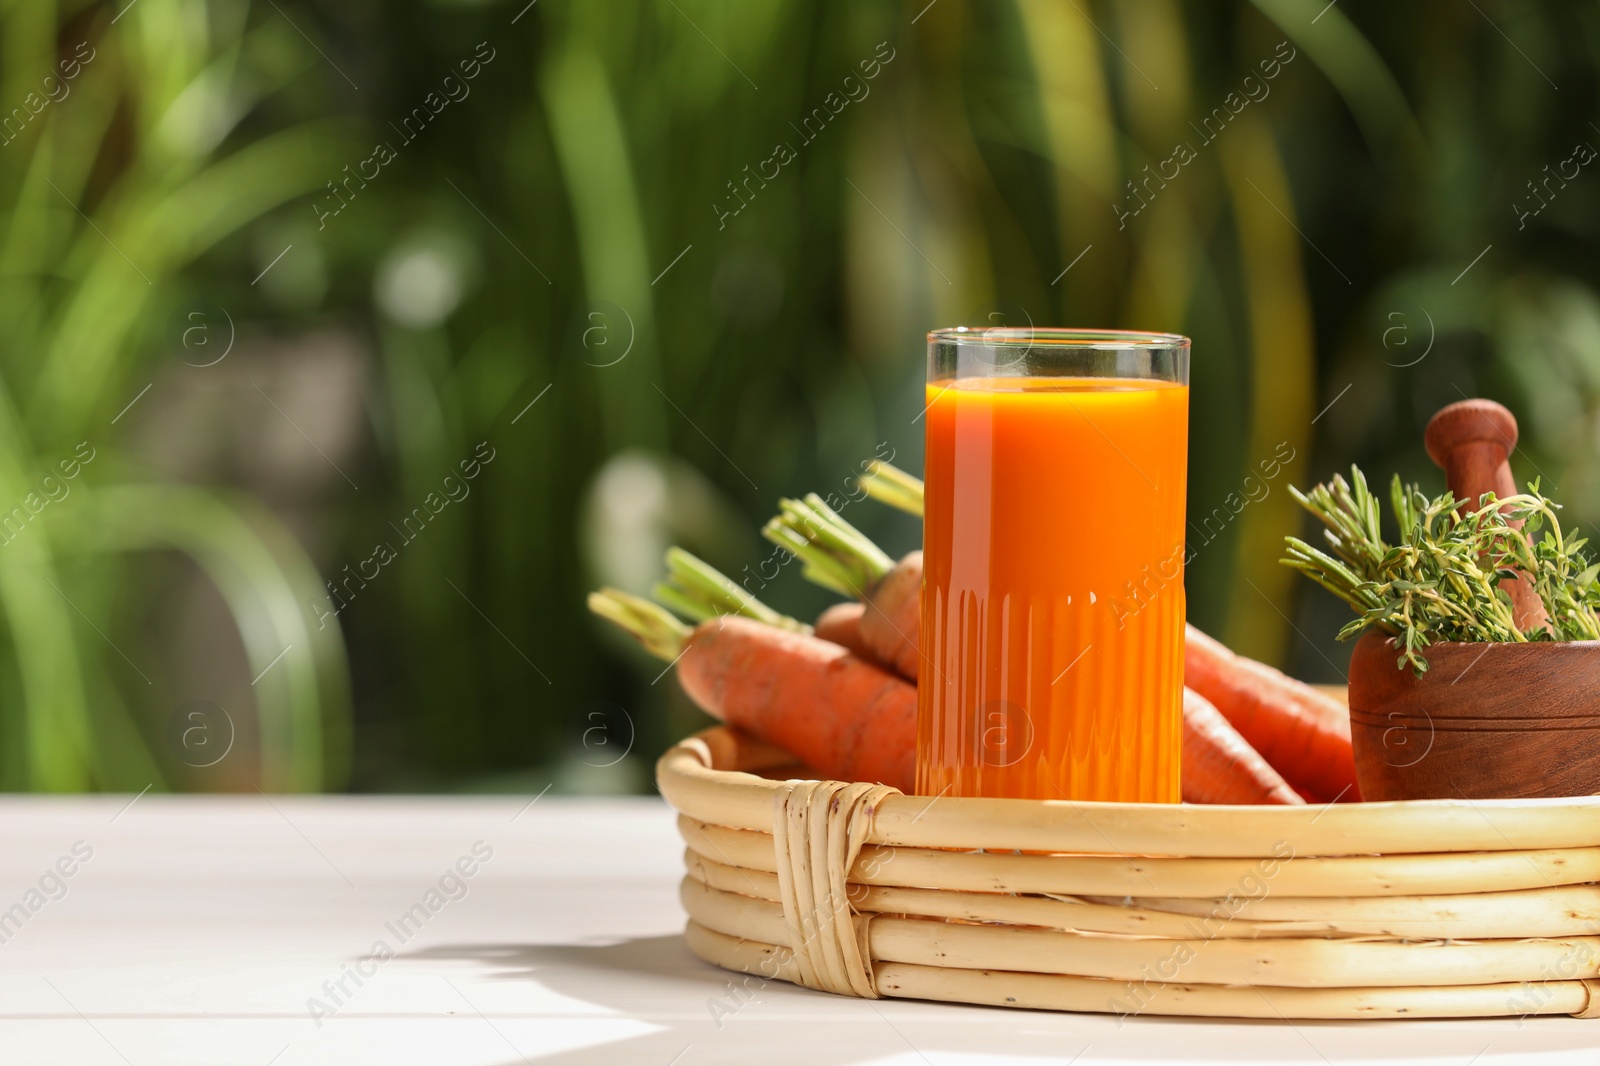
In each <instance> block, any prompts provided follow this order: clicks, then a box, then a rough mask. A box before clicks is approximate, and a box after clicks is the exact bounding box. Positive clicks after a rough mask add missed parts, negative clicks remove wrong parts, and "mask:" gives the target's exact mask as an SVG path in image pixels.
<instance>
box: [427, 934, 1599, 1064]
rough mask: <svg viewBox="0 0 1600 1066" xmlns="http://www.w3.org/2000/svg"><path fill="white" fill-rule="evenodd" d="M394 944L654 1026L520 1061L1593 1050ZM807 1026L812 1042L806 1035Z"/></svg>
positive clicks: (664, 948)
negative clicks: (924, 996)
mask: <svg viewBox="0 0 1600 1066" xmlns="http://www.w3.org/2000/svg"><path fill="white" fill-rule="evenodd" d="M402 957H405V958H414V959H438V960H452V961H472V962H478V963H481V964H482V965H484V966H485V967H488V968H490V969H492V970H494V971H495V972H494V973H493V974H491V975H490V979H492V980H503V981H533V982H537V983H538V984H539V985H541V986H542V987H544V988H546V989H549V990H550V991H552V992H555V993H557V994H558V995H562V996H566V997H569V998H571V999H575V1000H580V1001H582V1002H584V1003H588V1004H592V1005H594V1006H596V1007H600V1008H603V1009H605V1010H607V1011H614V1012H616V1013H617V1014H620V1015H623V1016H629V1017H635V1018H639V1019H640V1020H642V1021H644V1022H646V1023H647V1024H649V1025H651V1026H653V1027H656V1028H654V1029H653V1031H651V1032H649V1033H645V1034H642V1035H639V1036H634V1037H629V1038H626V1039H623V1040H617V1041H611V1042H607V1043H604V1044H599V1045H595V1046H591V1047H584V1048H578V1049H573V1050H568V1051H559V1052H553V1053H550V1054H546V1055H542V1056H538V1057H536V1058H532V1059H524V1060H522V1061H523V1062H539V1063H560V1064H563V1066H613V1064H617V1063H644V1064H652V1063H659V1064H661V1066H666V1064H667V1063H675V1064H677V1066H693V1064H695V1063H700V1062H707V1061H713V1062H757V1061H759V1062H762V1063H764V1064H769V1066H782V1064H786V1063H790V1062H794V1063H808V1064H809V1063H817V1062H840V1063H852V1062H856V1063H865V1062H888V1061H891V1060H892V1061H894V1062H896V1063H901V1062H904V1063H906V1064H908V1066H909V1064H917V1063H925V1062H927V1061H929V1060H928V1058H927V1057H928V1056H930V1055H931V1056H946V1057H955V1058H958V1059H961V1060H964V1061H974V1062H976V1061H982V1060H983V1059H984V1058H988V1057H1002V1056H1003V1057H1005V1058H1007V1059H1008V1060H1010V1061H1018V1062H1027V1061H1038V1062H1046V1061H1048V1062H1065V1061H1068V1060H1070V1059H1072V1058H1073V1056H1074V1055H1077V1054H1079V1053H1080V1052H1081V1051H1085V1050H1087V1051H1088V1052H1089V1053H1088V1054H1086V1055H1084V1056H1083V1060H1082V1061H1084V1062H1088V1061H1091V1060H1113V1061H1115V1060H1149V1059H1155V1060H1160V1059H1168V1058H1170V1059H1174V1060H1182V1061H1193V1062H1302V1061H1303V1062H1308V1063H1322V1062H1324V1061H1330V1060H1332V1061H1337V1060H1344V1061H1355V1062H1360V1061H1362V1060H1370V1059H1400V1058H1406V1057H1417V1058H1424V1059H1427V1058H1433V1059H1437V1058H1439V1057H1440V1056H1445V1057H1449V1056H1451V1055H1455V1054H1457V1053H1459V1054H1460V1056H1461V1060H1462V1061H1463V1062H1465V1061H1467V1060H1469V1059H1472V1058H1474V1057H1475V1056H1478V1055H1482V1054H1483V1053H1484V1052H1485V1051H1487V1050H1489V1049H1494V1050H1499V1051H1503V1050H1508V1049H1510V1048H1513V1047H1514V1048H1516V1049H1517V1050H1518V1052H1519V1053H1520V1054H1522V1055H1525V1056H1528V1057H1529V1058H1530V1060H1532V1059H1538V1060H1540V1061H1544V1062H1546V1063H1550V1064H1552V1066H1554V1064H1556V1063H1562V1064H1564V1063H1569V1062H1570V1063H1578V1062H1585V1063H1587V1062H1590V1061H1592V1060H1590V1059H1587V1058H1584V1057H1583V1056H1586V1055H1591V1054H1592V1049H1593V1047H1594V1041H1595V1039H1596V1034H1597V1033H1600V1027H1596V1025H1595V1023H1593V1022H1580V1021H1578V1020H1576V1019H1570V1018H1545V1019H1534V1018H1531V1019H1528V1020H1527V1021H1526V1022H1524V1023H1522V1024H1521V1025H1520V1026H1519V1025H1518V1023H1517V1021H1516V1020H1515V1019H1502V1020H1495V1021H1474V1020H1460V1021H1390V1022H1375V1021H1366V1022H1295V1023H1292V1024H1291V1023H1286V1022H1266V1021H1262V1022H1251V1021H1243V1020H1235V1019H1220V1020H1211V1019H1204V1018H1161V1017H1150V1016H1141V1017H1136V1018H1128V1019H1124V1020H1120V1021H1119V1019H1117V1018H1115V1017H1113V1016H1110V1015H1091V1014H1068V1013H1058V1012H1049V1011H1018V1010H1006V1009H1002V1008H994V1007H977V1006H966V1005H960V1004H944V1003H940V1004H933V1003H924V1002H919V1001H907V1000H876V1001H873V1000H861V999H853V998H850V997H845V996H832V995H829V994H827V993H823V992H813V991H811V990H809V989H804V988H798V987H796V986H794V985H791V984H788V983H787V982H784V981H762V980H760V979H758V978H755V977H750V978H748V980H747V979H746V978H745V977H743V976H742V975H739V974H733V973H729V972H727V971H724V970H720V969H717V968H716V967H713V966H711V965H709V964H707V963H704V962H701V961H700V960H699V959H697V958H695V957H694V955H692V954H691V953H690V952H689V949H688V948H687V946H685V944H684V941H683V938H682V937H681V936H677V935H672V936H657V937H641V938H637V939H633V940H623V941H619V942H615V943H606V944H447V945H441V946H439V947H435V948H430V949H426V950H421V951H417V952H412V953H407V954H406V955H404V956H402ZM746 989H748V991H746ZM645 1004H648V1006H646V1005H645ZM819 1039H820V1040H821V1041H824V1042H825V1044H826V1047H827V1051H825V1052H824V1051H822V1050H821V1048H819V1046H818V1043H819ZM840 1049H845V1050H843V1051H841V1050H840ZM1002 1049H1003V1052H1002ZM686 1050H687V1051H688V1052H689V1053H687V1054H686V1053H685V1052H686ZM946 1061H948V1058H947V1059H946ZM508 1066H515V1062H513V1063H509V1064H508Z"/></svg>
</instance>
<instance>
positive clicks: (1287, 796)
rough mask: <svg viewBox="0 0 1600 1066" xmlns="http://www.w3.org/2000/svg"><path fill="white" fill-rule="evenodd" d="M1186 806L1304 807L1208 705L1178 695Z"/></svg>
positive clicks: (1195, 696)
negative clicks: (1246, 805) (1286, 805)
mask: <svg viewBox="0 0 1600 1066" xmlns="http://www.w3.org/2000/svg"><path fill="white" fill-rule="evenodd" d="M1183 798H1184V801H1185V802H1186V803H1285V804H1294V803H1304V802H1305V800H1303V799H1301V798H1300V795H1299V793H1297V792H1295V790H1294V789H1292V788H1290V787H1289V784H1288V782H1287V781H1285V780H1284V779H1283V777H1282V775H1280V774H1279V773H1278V771H1276V770H1274V769H1273V768H1272V767H1271V766H1270V765H1269V764H1268V763H1267V760H1265V759H1263V758H1262V757H1261V756H1260V755H1259V754H1258V753H1257V752H1256V749H1254V748H1252V747H1251V746H1250V745H1249V744H1248V743H1247V742H1246V741H1245V739H1244V737H1241V736H1240V735H1239V733H1238V731H1237V730H1236V729H1234V728H1233V726H1231V725H1229V724H1228V720H1227V719H1226V718H1224V717H1222V714H1221V712H1219V711H1218V710H1217V709H1216V708H1215V707H1213V706H1212V705H1211V702H1210V701H1209V700H1207V699H1206V698H1205V697H1204V696H1202V695H1200V694H1199V693H1198V692H1196V691H1195V690H1194V689H1192V688H1186V689H1184V690H1183Z"/></svg>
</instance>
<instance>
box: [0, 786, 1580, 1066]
mask: <svg viewBox="0 0 1600 1066" xmlns="http://www.w3.org/2000/svg"><path fill="white" fill-rule="evenodd" d="M129 799H130V797H127V796H121V797H116V796H112V797H92V798H73V799H48V798H35V797H10V798H3V799H0V839H3V841H4V848H3V851H0V936H4V937H5V938H6V939H5V940H4V942H3V943H0V1064H12V1063H17V1064H27V1066H44V1064H50V1063H64V1064H71V1066H97V1064H101V1063H104V1064H108V1066H120V1064H124V1063H126V1064H130V1066H179V1064H187V1063H205V1064H207V1066H213V1064H233V1063H239V1064H248V1066H267V1064H269V1063H270V1064H273V1066H303V1064H311V1063H318V1064H333V1066H359V1064H363V1063H384V1064H404V1063H416V1064H418V1066H455V1064H466V1063H471V1064H496V1066H501V1064H503V1066H516V1064H518V1063H570V1064H584V1066H589V1064H612V1063H617V1064H624V1066H699V1064H706V1063H729V1064H739V1066H767V1064H772V1066H779V1064H787V1063H808V1064H809V1063H877V1064H895V1066H919V1064H925V1063H937V1064H941V1066H943V1064H953V1063H964V1064H965V1063H979V1062H1015V1063H1044V1062H1057V1063H1064V1062H1069V1061H1073V1060H1074V1057H1075V1056H1076V1062H1078V1063H1082V1064H1088V1063H1100V1062H1104V1063H1117V1064H1121V1066H1131V1064H1135V1063H1144V1062H1165V1061H1186V1060H1192V1061H1201V1062H1215V1063H1234V1062H1273V1063H1279V1062H1293V1063H1311V1064H1319V1063H1323V1062H1336V1061H1352V1062H1356V1061H1359V1062H1361V1063H1363V1064H1365V1066H1379V1064H1382V1063H1388V1062H1426V1063H1458V1064H1461V1066H1466V1064H1468V1063H1472V1064H1473V1066H1491V1064H1495V1063H1507V1062H1519V1063H1520V1062H1540V1063H1584V1064H1594V1063H1597V1062H1600V1051H1597V1048H1600V1022H1580V1021H1576V1020H1573V1019H1567V1018H1555V1019H1537V1020H1529V1021H1528V1022H1526V1023H1523V1024H1522V1025H1520V1026H1519V1025H1518V1024H1517V1023H1516V1022H1514V1021H1496V1022H1404V1023H1364V1024H1350V1023H1339V1024H1304V1023H1303V1024H1299V1025H1294V1026H1291V1025H1287V1024H1266V1023H1246V1024H1241V1023H1229V1022H1190V1021H1181V1020H1170V1019H1160V1018H1136V1019H1130V1020H1127V1021H1126V1022H1123V1023H1121V1024H1119V1023H1118V1021H1117V1020H1116V1019H1114V1018H1110V1017H1099V1016H1088V1015H1068V1014H1044V1013H1037V1012H1029V1011H1002V1010H990V1009H982V1008H975V1007H957V1006H947V1005H940V1004H931V1003H911V1002H899V1001H894V1000H883V1001H878V1002H867V1001H862V1000H851V999H845V998H841V997H836V996H829V995H824V994H822V993H816V992H809V991H806V990H804V989H798V988H794V987H792V986H789V985H786V984H782V983H772V984H768V985H766V986H764V987H760V988H759V989H758V990H757V991H756V993H755V994H754V995H753V996H746V995H742V994H741V995H740V996H738V997H735V996H734V995H732V994H731V993H730V988H731V985H730V975H728V974H725V973H723V972H721V971H719V970H715V969H713V968H711V967H709V966H706V965H704V964H702V963H700V962H699V961H698V960H696V959H695V958H694V957H693V956H691V955H690V954H689V953H688V951H687V950H686V949H685V948H684V946H683V944H682V942H681V940H680V939H679V935H678V933H679V930H680V928H681V924H682V915H681V913H680V912H679V909H678V903H677V883H678V879H679V877H680V873H681V865H680V857H679V856H680V845H679V844H678V841H677V836H676V833H675V832H674V829H673V823H672V817H671V815H670V813H669V812H668V810H667V809H666V807H665V806H663V805H662V804H661V803H659V802H658V801H654V800H607V801H595V800H582V801H578V800H563V799H558V798H555V797H552V796H546V797H544V798H542V799H539V800H537V801H536V802H534V803H533V804H532V805H531V806H528V802H529V799H530V797H526V796H524V797H516V796H506V797H498V798H480V797H474V798H434V797H428V798H413V797H399V798H307V799H300V798H286V797H272V798H271V799H270V800H269V799H268V798H266V797H263V796H259V795H252V796H244V797H230V798H199V797H189V798H185V797H164V796H155V795H147V796H144V797H142V798H140V799H138V800H137V801H136V802H134V803H132V805H131V806H130V805H129ZM79 842H81V843H79ZM75 845H76V853H75V851H74V846H75ZM475 846H476V854H475V852H474V847H475ZM458 861H459V862H460V864H461V868H462V869H466V870H470V871H471V876H470V877H465V876H461V874H460V873H459V872H457V870H456V864H457V863H458ZM64 871H70V876H64V875H63V872H64ZM449 874H453V876H448V875H449ZM441 882H442V883H441ZM430 892H432V893H435V895H433V896H431V897H430V895H429V893H430ZM52 897H54V898H52ZM407 914H409V915H410V917H409V918H408V919H406V920H405V921H403V922H402V920H401V919H402V916H405V915H407ZM390 953H392V957H387V956H388V955H389V954H390ZM341 984H342V988H341V987H340V986H341Z"/></svg>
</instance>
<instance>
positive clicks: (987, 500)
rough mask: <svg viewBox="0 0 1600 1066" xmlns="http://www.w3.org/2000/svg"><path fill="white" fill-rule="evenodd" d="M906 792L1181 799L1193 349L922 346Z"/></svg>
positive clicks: (1085, 335) (946, 337) (1060, 341)
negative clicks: (916, 632)
mask: <svg viewBox="0 0 1600 1066" xmlns="http://www.w3.org/2000/svg"><path fill="white" fill-rule="evenodd" d="M927 403H928V406H927V409H926V411H925V412H924V416H923V417H924V418H925V419H926V424H927V429H926V432H927V459H926V470H925V481H926V487H925V515H926V517H925V526H924V532H923V556H924V557H923V567H924V577H923V589H922V633H921V641H922V654H923V661H922V663H921V666H920V671H919V672H920V677H919V683H918V701H919V706H918V718H917V791H918V792H919V793H921V794H922V795H926V796H939V795H951V796H1009V797H1019V798H1027V799H1069V800H1117V801H1129V802H1141V803H1176V802H1178V800H1179V798H1180V795H1179V770H1180V759H1179V754H1180V749H1181V744H1182V734H1183V717H1182V715H1183V633H1184V596H1183V562H1184V492H1185V482H1186V475H1187V466H1188V431H1189V338H1187V337H1180V336H1177V335H1174V334H1163V333H1123V332H1115V331H1098V330H1066V329H1035V328H1026V329H972V330H969V329H944V330H936V331H934V332H932V333H930V334H928V391H927Z"/></svg>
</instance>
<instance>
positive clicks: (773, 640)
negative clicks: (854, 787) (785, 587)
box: [589, 589, 917, 792]
mask: <svg viewBox="0 0 1600 1066" xmlns="http://www.w3.org/2000/svg"><path fill="white" fill-rule="evenodd" d="M589 609H590V610H592V611H594V612H595V613H596V614H598V615H600V616H601V617H603V618H605V619H607V620H609V621H611V622H615V623H616V624H617V625H619V626H621V627H622V628H623V629H625V630H627V631H628V632H629V633H631V634H632V635H633V636H634V637H635V638H636V639H637V640H638V641H639V642H640V643H641V644H643V645H644V647H645V648H646V650H648V651H650V652H651V653H652V654H654V655H656V656H658V657H660V658H663V659H667V660H670V661H675V662H676V663H677V671H678V682H679V683H680V684H681V685H682V686H683V690H684V692H685V693H687V694H688V696H689V698H690V699H692V700H693V701H694V702H695V703H696V704H697V705H699V707H700V708H701V709H702V710H704V711H705V712H706V713H707V714H709V715H711V716H712V717H714V718H718V719H721V720H722V721H724V722H727V723H728V724H729V725H732V726H737V727H738V728H740V729H743V730H746V731H747V732H749V733H752V734H754V735H755V736H757V737H759V738H760V739H762V740H765V741H767V742H769V743H772V744H776V745H778V746H779V747H781V748H784V749H786V750H788V751H790V752H792V753H794V755H795V756H796V757H798V758H799V759H800V760H801V761H802V762H803V763H805V764H806V766H808V767H809V768H810V769H812V770H814V771H816V772H817V773H819V774H821V775H822V776H823V777H825V778H829V779H833V780H840V781H878V782H881V783H883V784H886V785H892V786H893V787H895V788H898V789H900V790H901V791H903V792H911V791H912V790H913V789H914V787H915V785H916V747H917V743H916V741H917V690H916V688H915V687H913V686H912V685H910V684H907V683H906V682H905V681H903V680H901V679H900V678H898V677H895V676H894V675H893V674H891V673H889V672H887V671H885V670H882V669H880V668H879V667H877V666H874V665H872V664H871V663H869V662H866V661H864V660H862V659H859V658H857V657H856V656H855V655H852V654H851V653H850V652H849V651H847V650H846V649H844V648H842V647H840V646H839V645H837V644H833V643H831V642H829V641H826V640H820V639H818V638H817V637H814V636H811V635H810V634H807V633H801V632H795V631H792V630H786V629H780V628H777V627H776V626H773V625H771V624H769V623H767V622H760V621H755V620H753V619H750V618H743V617H739V616H737V615H725V616H721V617H718V618H714V619H710V620H707V621H704V622H701V623H700V624H699V625H697V626H695V627H693V628H692V629H691V628H690V627H689V626H687V625H685V624H684V623H682V622H680V621H678V620H677V619H676V618H674V617H672V616H671V615H670V614H668V613H667V612H666V611H665V610H663V609H662V608H660V607H658V606H656V605H655V604H653V603H651V602H649V601H648V600H642V599H640V598H639V597H637V596H630V595H628V594H627V593H625V592H619V591H617V590H615V589H602V590H601V591H599V592H595V593H591V594H590V596H589Z"/></svg>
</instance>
